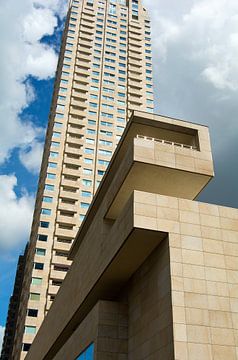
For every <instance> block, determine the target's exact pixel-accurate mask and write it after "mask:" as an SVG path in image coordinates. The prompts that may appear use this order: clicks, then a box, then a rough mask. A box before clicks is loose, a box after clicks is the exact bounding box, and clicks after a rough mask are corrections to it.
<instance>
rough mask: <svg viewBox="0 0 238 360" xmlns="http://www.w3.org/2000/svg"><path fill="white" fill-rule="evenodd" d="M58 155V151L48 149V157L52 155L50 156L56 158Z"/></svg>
mask: <svg viewBox="0 0 238 360" xmlns="http://www.w3.org/2000/svg"><path fill="white" fill-rule="evenodd" d="M58 155H59V153H58V152H56V151H50V157H52V158H57V157H58Z"/></svg>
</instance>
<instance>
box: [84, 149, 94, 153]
mask: <svg viewBox="0 0 238 360" xmlns="http://www.w3.org/2000/svg"><path fill="white" fill-rule="evenodd" d="M84 153H85V154H93V153H94V150H93V149H89V148H85V149H84Z"/></svg>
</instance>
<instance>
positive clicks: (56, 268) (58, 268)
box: [54, 265, 69, 271]
mask: <svg viewBox="0 0 238 360" xmlns="http://www.w3.org/2000/svg"><path fill="white" fill-rule="evenodd" d="M54 270H56V271H68V270H69V267H68V266H59V265H54Z"/></svg>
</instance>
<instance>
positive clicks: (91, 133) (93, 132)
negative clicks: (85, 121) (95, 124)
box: [87, 129, 96, 135]
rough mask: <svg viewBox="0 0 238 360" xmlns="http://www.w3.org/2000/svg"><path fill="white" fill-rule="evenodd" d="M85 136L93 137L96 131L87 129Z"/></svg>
mask: <svg viewBox="0 0 238 360" xmlns="http://www.w3.org/2000/svg"><path fill="white" fill-rule="evenodd" d="M87 134H90V135H94V134H96V130H93V129H87Z"/></svg>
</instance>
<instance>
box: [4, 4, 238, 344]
mask: <svg viewBox="0 0 238 360" xmlns="http://www.w3.org/2000/svg"><path fill="white" fill-rule="evenodd" d="M143 4H144V5H145V7H147V9H148V10H149V12H150V15H151V20H152V42H153V64H154V86H155V104H156V112H158V113H161V114H163V115H167V116H171V117H176V118H181V119H184V120H188V121H192V122H196V123H201V124H205V125H208V126H209V127H210V132H211V140H212V148H213V155H214V162H215V172H216V177H215V179H214V180H213V181H212V182H211V183H210V184H209V185H208V186H207V189H205V190H204V192H203V194H202V195H201V196H200V197H199V200H201V201H205V202H211V203H215V204H220V205H226V206H231V207H238V191H237V183H238V161H237V157H238V141H237V139H238V61H237V59H238V2H237V0H229V1H227V0H195V1H193V0H180V1H177V0H156V1H153V0H143ZM66 5H67V4H66V0H21V1H19V2H16V1H15V0H8V1H5V2H2V3H1V5H0V19H1V21H0V33H1V49H2V51H1V57H0V68H1V69H3V70H4V71H3V72H2V74H1V82H0V94H1V96H0V116H1V131H0V347H1V337H2V334H3V331H4V326H5V320H6V314H7V306H8V299H9V296H10V294H11V291H12V287H13V281H14V275H15V268H16V263H17V258H18V255H19V254H20V253H21V252H22V251H23V250H24V246H25V244H26V241H27V240H28V238H29V232H30V225H31V221H32V212H33V206H34V197H35V191H36V186H37V179H38V177H37V175H38V171H39V166H40V162H41V154H42V148H43V141H44V135H45V129H46V126H47V120H48V113H49V108H50V100H51V96H52V90H53V78H54V74H55V69H56V64H57V56H58V49H59V43H60V36H61V31H62V26H63V19H64V14H65V11H66Z"/></svg>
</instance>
